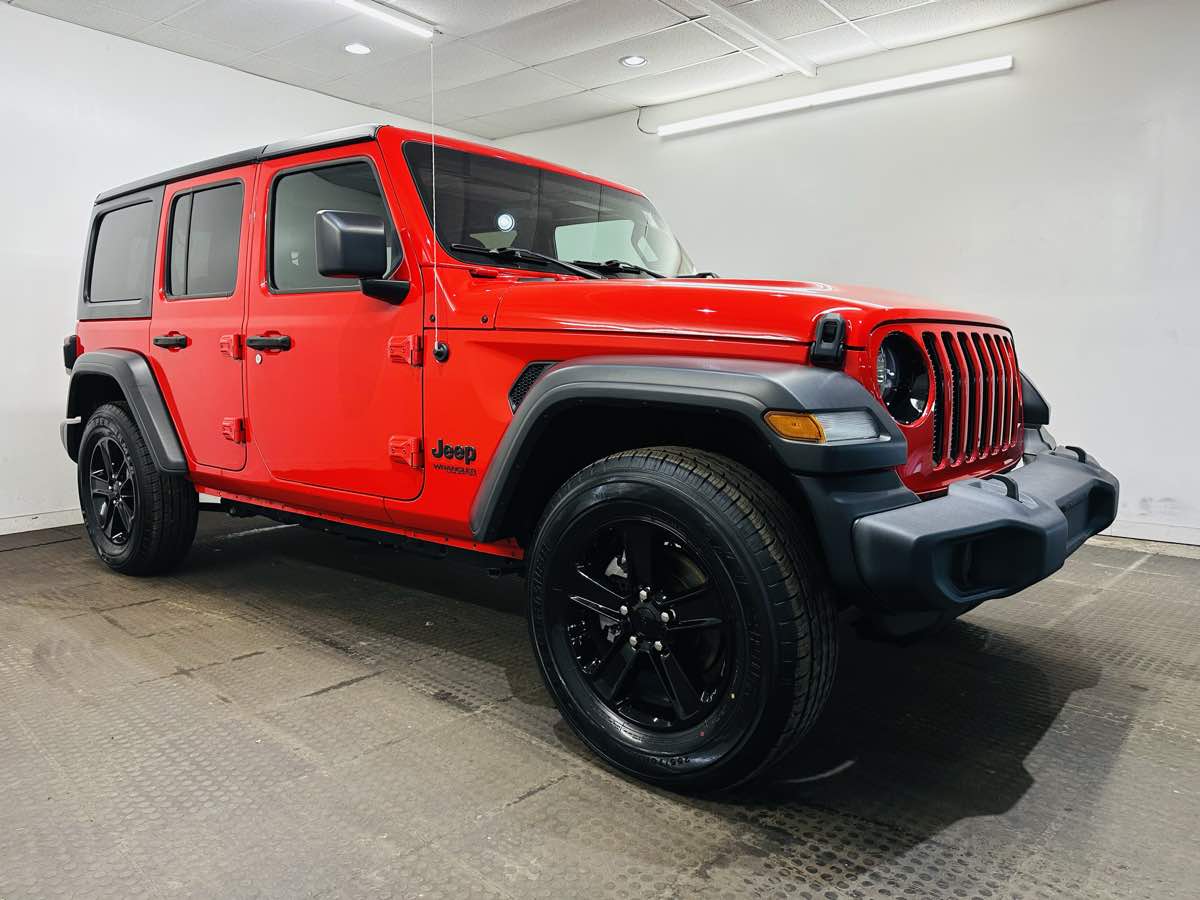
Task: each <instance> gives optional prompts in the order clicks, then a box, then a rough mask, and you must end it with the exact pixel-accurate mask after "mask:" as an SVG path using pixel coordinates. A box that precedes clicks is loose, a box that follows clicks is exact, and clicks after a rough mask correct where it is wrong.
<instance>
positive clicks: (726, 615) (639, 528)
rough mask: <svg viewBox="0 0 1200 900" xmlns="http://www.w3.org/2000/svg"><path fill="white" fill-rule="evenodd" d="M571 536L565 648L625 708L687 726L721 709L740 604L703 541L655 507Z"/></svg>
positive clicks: (642, 722)
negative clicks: (711, 567) (698, 543)
mask: <svg viewBox="0 0 1200 900" xmlns="http://www.w3.org/2000/svg"><path fill="white" fill-rule="evenodd" d="M594 524H595V523H590V522H586V521H585V522H581V523H579V524H578V525H577V526H576V527H575V528H573V529H571V530H570V531H569V532H568V533H567V534H564V535H563V538H562V542H561V544H560V550H559V552H558V553H557V554H556V555H555V568H554V570H553V572H552V573H551V575H550V584H551V585H552V587H551V590H552V592H554V594H556V595H557V597H558V598H559V599H560V600H561V601H565V602H558V603H555V604H554V605H553V606H552V607H551V608H550V610H548V616H549V617H550V622H551V626H552V627H553V629H554V633H555V635H556V636H557V637H558V641H557V643H558V646H556V647H555V648H554V649H555V651H556V652H558V653H561V654H564V660H565V656H566V655H567V654H569V656H570V657H571V658H572V659H573V660H574V662H575V664H576V665H577V666H578V668H579V671H580V673H582V675H583V676H584V678H586V679H587V681H588V682H589V683H590V685H591V688H592V690H594V691H595V692H596V695H597V696H598V697H599V698H600V700H601V702H603V703H604V704H605V706H607V707H608V709H610V710H611V711H612V712H613V713H614V714H615V715H618V716H621V717H622V718H624V719H627V720H628V721H630V722H631V723H633V724H635V725H639V726H642V727H645V728H648V729H652V730H656V731H664V732H670V731H680V730H682V729H686V728H688V727H689V726H691V725H693V724H695V723H696V722H698V721H700V720H701V719H703V718H704V717H705V716H707V715H709V714H711V713H712V711H713V710H714V709H715V708H716V706H717V704H718V703H719V700H720V697H721V695H722V693H723V692H724V690H725V689H726V687H727V686H728V683H729V680H730V677H731V675H732V672H733V668H734V659H735V656H736V652H737V647H736V643H735V637H736V632H735V627H734V625H735V618H736V615H737V613H736V608H735V604H734V602H733V601H732V599H731V598H730V597H729V596H728V593H727V592H726V591H723V590H722V588H721V586H720V585H719V584H718V583H717V582H716V581H714V579H713V577H712V575H711V574H710V572H709V571H708V567H707V566H706V564H705V563H704V561H703V558H702V554H701V552H700V551H699V550H697V548H695V547H693V546H692V545H691V544H690V542H689V541H688V540H687V539H686V538H685V537H684V536H683V535H682V534H681V533H680V532H679V531H678V530H677V529H676V528H675V527H673V525H672V524H671V523H669V522H668V521H666V520H664V519H663V518H662V517H661V516H657V515H655V514H654V513H653V512H650V513H649V514H647V515H645V516H643V517H640V518H630V519H617V520H615V521H610V522H606V523H604V524H601V525H599V527H594Z"/></svg>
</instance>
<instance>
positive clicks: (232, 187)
mask: <svg viewBox="0 0 1200 900" xmlns="http://www.w3.org/2000/svg"><path fill="white" fill-rule="evenodd" d="M241 230H242V185H241V184H240V183H239V184H226V185H222V186H220V187H215V188H209V189H207V190H201V191H196V192H194V193H191V194H184V195H183V196H181V197H178V198H176V200H175V205H174V208H173V210H172V213H171V265H170V282H169V284H168V285H167V290H168V292H169V293H170V294H171V295H172V296H175V297H180V296H185V295H191V296H195V295H217V296H228V295H230V294H232V293H233V289H234V286H235V285H236V284H237V264H238V247H239V244H240V242H241Z"/></svg>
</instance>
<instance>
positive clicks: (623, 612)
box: [618, 606, 629, 616]
mask: <svg viewBox="0 0 1200 900" xmlns="http://www.w3.org/2000/svg"><path fill="white" fill-rule="evenodd" d="M618 612H620V613H621V615H623V616H627V615H629V607H628V606H622V607H621V608H620V610H618Z"/></svg>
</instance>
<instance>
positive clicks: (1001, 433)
mask: <svg viewBox="0 0 1200 900" xmlns="http://www.w3.org/2000/svg"><path fill="white" fill-rule="evenodd" d="M983 345H984V347H986V348H987V351H988V356H989V357H990V358H991V361H992V370H993V372H995V380H994V389H993V395H994V397H995V406H994V413H995V415H994V416H993V422H992V445H993V447H994V449H996V450H999V449H1000V448H1001V447H1003V446H1004V445H1005V444H1006V443H1007V436H1006V435H1005V429H1004V420H1005V419H1006V418H1007V416H1008V376H1007V374H1006V373H1005V371H1004V364H1003V363H1002V362H1001V361H1000V354H999V352H998V351H997V350H996V341H995V339H994V338H993V337H992V336H991V335H990V334H985V335H984V336H983Z"/></svg>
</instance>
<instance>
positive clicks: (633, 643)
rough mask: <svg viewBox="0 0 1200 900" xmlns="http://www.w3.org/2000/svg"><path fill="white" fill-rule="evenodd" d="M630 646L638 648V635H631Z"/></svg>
mask: <svg viewBox="0 0 1200 900" xmlns="http://www.w3.org/2000/svg"><path fill="white" fill-rule="evenodd" d="M629 646H630V647H636V646H637V635H636V634H631V635H630V636H629Z"/></svg>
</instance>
